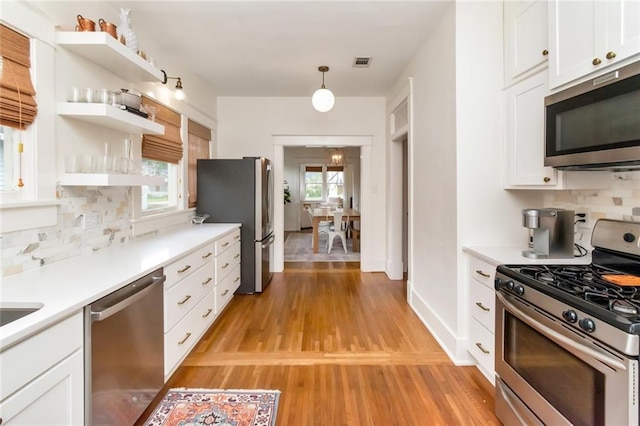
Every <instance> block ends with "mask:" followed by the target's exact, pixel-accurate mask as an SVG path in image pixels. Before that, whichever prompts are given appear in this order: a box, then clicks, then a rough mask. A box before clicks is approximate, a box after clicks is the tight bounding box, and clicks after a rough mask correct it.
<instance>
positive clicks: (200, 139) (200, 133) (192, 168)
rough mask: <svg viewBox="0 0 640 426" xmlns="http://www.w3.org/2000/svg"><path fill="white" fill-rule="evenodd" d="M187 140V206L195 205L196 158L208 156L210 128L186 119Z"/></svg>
mask: <svg viewBox="0 0 640 426" xmlns="http://www.w3.org/2000/svg"><path fill="white" fill-rule="evenodd" d="M187 132H188V134H189V140H188V141H187V144H188V147H189V148H188V149H189V154H188V155H189V161H188V163H189V164H188V174H187V179H188V182H187V184H188V188H189V192H188V202H189V207H195V206H196V205H197V201H198V200H197V195H198V188H197V180H198V167H197V166H198V163H197V162H198V159H207V158H209V141H210V140H211V129H209V128H208V127H205V126H203V125H202V124H198V123H196V122H195V121H193V120H189V121H188V130H187Z"/></svg>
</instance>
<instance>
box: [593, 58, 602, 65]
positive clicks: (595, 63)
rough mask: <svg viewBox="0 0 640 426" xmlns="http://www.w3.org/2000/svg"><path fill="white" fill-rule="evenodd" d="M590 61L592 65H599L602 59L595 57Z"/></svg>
mask: <svg viewBox="0 0 640 426" xmlns="http://www.w3.org/2000/svg"><path fill="white" fill-rule="evenodd" d="M591 63H592V64H593V65H600V64H601V63H602V61H601V60H600V58H595V59H594V60H593V61H591Z"/></svg>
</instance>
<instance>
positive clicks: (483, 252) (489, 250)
mask: <svg viewBox="0 0 640 426" xmlns="http://www.w3.org/2000/svg"><path fill="white" fill-rule="evenodd" d="M523 250H526V247H522V246H517V247H505V246H464V247H462V251H464V252H466V253H470V254H473V255H474V256H476V257H478V258H480V259H482V260H484V261H485V262H487V263H490V264H492V265H494V266H498V265H503V264H508V265H520V264H538V265H545V264H546V265H587V264H589V263H591V254H590V253H589V254H587V255H586V256H584V257H574V258H573V259H530V258H528V257H524V256H523V255H522V251H523Z"/></svg>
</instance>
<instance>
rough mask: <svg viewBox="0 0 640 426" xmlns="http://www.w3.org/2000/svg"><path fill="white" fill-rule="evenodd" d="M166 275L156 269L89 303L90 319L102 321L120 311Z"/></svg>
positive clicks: (161, 280) (161, 281)
mask: <svg viewBox="0 0 640 426" xmlns="http://www.w3.org/2000/svg"><path fill="white" fill-rule="evenodd" d="M166 279H167V277H166V275H164V271H163V270H162V269H158V270H156V271H154V272H152V273H150V274H148V275H146V276H144V277H142V278H140V279H138V280H136V281H134V282H133V283H131V284H127V285H126V286H125V287H123V288H121V289H120V290H116V291H114V292H113V293H111V294H110V295H108V296H105V297H103V298H102V299H100V300H98V301H97V302H95V303H93V304H92V305H91V321H102V320H105V319H107V318H109V317H110V316H112V315H114V314H116V313H118V312H120V311H121V310H123V309H124V308H126V307H127V306H129V305H131V304H133V303H135V302H136V301H138V300H140V299H141V298H143V297H144V296H146V295H147V293H149V292H150V291H151V290H153V289H154V288H155V287H157V286H158V285H162V283H164V282H165V281H166Z"/></svg>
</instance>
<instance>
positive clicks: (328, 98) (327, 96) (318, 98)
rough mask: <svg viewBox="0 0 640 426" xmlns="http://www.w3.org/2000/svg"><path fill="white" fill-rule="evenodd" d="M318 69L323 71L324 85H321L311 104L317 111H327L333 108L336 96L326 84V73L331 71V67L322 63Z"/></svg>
mask: <svg viewBox="0 0 640 426" xmlns="http://www.w3.org/2000/svg"><path fill="white" fill-rule="evenodd" d="M318 71H320V72H321V73H322V86H320V88H319V89H318V90H316V91H315V93H314V94H313V96H312V97H311V104H312V105H313V107H314V108H315V109H316V110H317V111H319V112H327V111H330V110H331V108H333V105H334V104H335V102H336V98H335V97H334V96H333V93H331V90H329V89H327V88H326V87H325V86H324V73H325V72H328V71H329V67H328V66H326V65H322V66H320V67H318Z"/></svg>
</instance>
